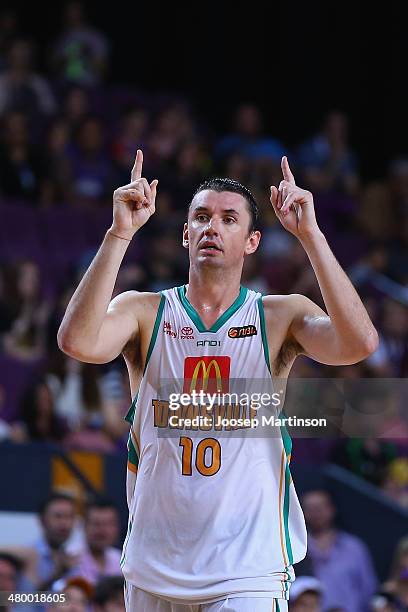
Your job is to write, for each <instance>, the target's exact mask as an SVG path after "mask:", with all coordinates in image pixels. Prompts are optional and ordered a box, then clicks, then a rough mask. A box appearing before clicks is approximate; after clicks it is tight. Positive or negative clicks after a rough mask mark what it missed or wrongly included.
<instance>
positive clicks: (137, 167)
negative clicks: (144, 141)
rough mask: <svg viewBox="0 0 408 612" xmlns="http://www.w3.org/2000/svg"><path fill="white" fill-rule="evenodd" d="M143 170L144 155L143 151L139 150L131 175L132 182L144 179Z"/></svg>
mask: <svg viewBox="0 0 408 612" xmlns="http://www.w3.org/2000/svg"><path fill="white" fill-rule="evenodd" d="M142 168H143V153H142V151H141V149H138V150H137V153H136V159H135V163H134V165H133V168H132V172H131V174H130V178H131V180H132V181H136V179H140V178H141V177H142Z"/></svg>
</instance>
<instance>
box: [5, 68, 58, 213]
mask: <svg viewBox="0 0 408 612" xmlns="http://www.w3.org/2000/svg"><path fill="white" fill-rule="evenodd" d="M0 78H1V77H0ZM47 179H48V176H47V168H46V160H45V157H44V154H43V152H42V151H40V150H39V149H38V148H37V147H35V146H33V145H32V144H31V143H30V137H29V132H28V126H27V117H26V115H25V114H23V113H21V112H19V111H16V110H13V111H10V112H9V113H8V114H7V115H5V116H4V117H3V121H2V133H1V142H0V194H1V195H2V196H3V197H7V198H11V199H13V200H24V201H27V202H30V203H31V204H35V205H37V204H42V203H46V202H48V199H49V198H48V192H49V184H48V180H47Z"/></svg>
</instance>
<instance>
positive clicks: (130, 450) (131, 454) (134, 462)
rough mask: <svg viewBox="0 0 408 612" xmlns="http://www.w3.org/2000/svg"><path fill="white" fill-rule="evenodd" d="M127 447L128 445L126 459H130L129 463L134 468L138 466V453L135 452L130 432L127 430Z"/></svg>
mask: <svg viewBox="0 0 408 612" xmlns="http://www.w3.org/2000/svg"><path fill="white" fill-rule="evenodd" d="M127 447H128V461H130V463H131V464H132V465H134V466H135V468H137V467H139V455H138V454H137V450H136V448H135V445H134V444H133V442H132V436H131V433H130V432H129V438H128V444H127Z"/></svg>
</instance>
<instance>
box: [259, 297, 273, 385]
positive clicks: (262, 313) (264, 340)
mask: <svg viewBox="0 0 408 612" xmlns="http://www.w3.org/2000/svg"><path fill="white" fill-rule="evenodd" d="M257 303H258V310H259V319H260V322H261V335H262V345H263V350H264V356H265V361H266V365H267V366H268V370H269V373H270V374H271V363H270V361H269V346H268V337H267V335H266V324H265V311H264V305H263V302H262V296H261V297H259V298H258V300H257Z"/></svg>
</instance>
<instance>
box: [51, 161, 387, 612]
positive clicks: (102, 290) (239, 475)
mask: <svg viewBox="0 0 408 612" xmlns="http://www.w3.org/2000/svg"><path fill="white" fill-rule="evenodd" d="M142 164H143V156H142V152H141V151H140V150H139V151H138V152H137V155H136V160H135V164H134V167H133V170H132V173H131V182H130V183H129V184H128V185H125V186H124V187H120V188H119V189H117V190H116V191H115V192H114V196H113V223H112V226H111V227H110V228H109V230H108V231H107V232H106V235H105V237H104V240H103V242H102V245H101V247H100V249H99V251H98V253H97V255H96V256H95V258H94V260H93V262H92V263H91V265H90V267H89V269H88V270H87V272H86V273H85V275H84V277H83V278H82V280H81V282H80V284H79V286H78V288H77V289H76V291H75V293H74V295H73V296H72V298H71V301H70V303H69V305H68V307H67V311H66V313H65V315H64V319H63V321H62V323H61V327H60V329H59V333H58V343H59V346H60V348H61V349H62V350H63V351H64V352H65V353H67V354H68V355H70V356H71V357H74V358H76V359H78V360H81V361H85V362H90V363H107V362H109V361H112V360H113V359H115V358H116V357H117V356H118V355H120V354H121V353H122V354H123V356H124V358H125V360H126V364H127V368H128V371H129V377H130V386H131V392H132V397H133V398H134V399H133V403H132V406H131V409H130V410H129V413H128V417H127V418H128V420H129V421H130V422H131V429H130V435H129V441H128V450H129V455H128V472H127V497H128V505H129V524H128V532H127V536H126V540H125V543H124V547H123V554H122V569H123V573H124V576H125V580H126V587H125V599H126V607H127V610H130V611H132V612H143V611H147V612H221V611H222V612H227V611H230V612H267V611H268V612H271V611H278V610H280V611H281V612H285V611H286V610H287V601H288V599H289V587H290V583H291V582H292V581H293V580H294V570H293V567H292V565H293V564H294V563H296V562H298V561H300V560H301V559H303V557H304V556H305V554H306V530H305V523H304V518H303V513H302V510H301V507H300V504H299V501H298V498H297V495H296V492H295V488H294V485H293V482H292V479H291V476H290V470H289V460H290V449H291V441H290V438H289V439H288V436H287V435H283V433H282V435H279V436H276V437H274V438H272V439H271V438H268V439H267V438H266V437H264V438H257V439H255V440H253V439H252V440H249V439H246V438H245V437H244V436H242V437H234V438H230V439H225V438H221V437H219V438H217V436H216V435H215V432H214V429H212V430H211V431H207V430H202V431H200V432H199V434H200V435H199V436H198V437H197V436H196V437H193V436H192V432H191V431H189V430H188V428H187V429H183V428H181V429H180V435H178V432H177V437H174V436H173V437H171V436H167V437H166V436H160V435H158V431H159V429H160V428H161V427H162V426H163V424H164V425H168V421H169V419H170V416H171V414H172V411H171V410H170V411H169V402H168V401H166V398H165V397H160V392H159V387H160V381H162V380H165V379H166V380H174V381H181V383H180V386H182V387H183V388H182V389H181V391H183V390H184V391H188V392H191V391H192V390H198V387H201V389H200V390H202V389H207V390H209V389H210V388H213V389H215V388H216V389H217V390H219V389H222V390H227V391H228V384H229V381H232V380H236V379H243V378H245V379H246V380H252V379H254V380H255V379H258V380H260V379H265V378H268V379H269V380H271V378H272V380H273V378H275V377H278V376H279V377H280V378H286V377H287V376H288V374H289V371H290V369H291V366H292V364H293V362H294V360H295V358H296V356H297V355H300V354H303V355H308V356H309V357H312V358H313V359H315V360H316V361H319V362H321V363H325V364H332V365H343V364H352V363H356V362H358V361H360V360H362V359H364V358H366V357H367V356H368V355H370V354H371V353H372V352H373V351H374V350H375V349H376V347H377V344H378V337H377V332H376V330H375V328H374V327H373V325H372V323H371V321H370V319H369V316H368V314H367V312H366V310H365V308H364V306H363V304H362V302H361V301H360V299H359V297H358V295H357V293H356V291H355V290H354V288H353V286H352V285H351V283H350V281H349V280H348V278H347V276H346V274H345V273H344V271H343V270H342V269H341V267H340V265H339V264H338V262H337V261H336V259H335V257H334V255H333V253H332V252H331V250H330V248H329V246H328V244H327V242H326V239H325V237H324V235H323V234H322V232H321V231H320V229H319V227H318V225H317V223H316V219H315V212H314V205H313V197H312V194H311V193H309V192H308V191H305V190H303V189H301V188H300V187H298V186H297V185H296V183H295V179H294V177H293V175H292V173H291V170H290V168H289V164H288V161H287V159H286V157H284V158H283V159H282V172H283V180H282V181H281V183H280V185H279V188H276V187H274V186H273V187H271V196H270V197H271V203H272V206H273V207H274V210H275V212H276V215H277V216H278V218H279V220H280V222H281V223H282V225H283V227H284V228H285V229H286V230H288V231H289V232H291V233H292V234H294V236H296V237H297V238H298V240H299V241H300V242H301V244H302V246H303V248H304V249H305V251H306V253H307V255H308V257H309V259H310V262H311V264H312V266H313V269H314V271H315V273H316V277H317V280H318V282H319V285H320V289H321V291H322V296H323V299H324V303H325V306H326V310H327V313H326V312H324V311H323V310H322V309H321V308H320V307H319V306H317V305H316V304H314V303H313V302H312V301H311V300H309V299H308V298H306V297H304V296H302V295H270V296H265V297H261V295H260V294H259V293H256V292H254V291H251V290H248V289H246V288H244V287H242V286H241V285H240V280H241V274H242V266H243V263H244V259H245V257H247V256H250V255H251V254H252V253H254V251H256V249H257V248H258V245H259V241H260V238H261V234H260V232H259V231H258V230H257V229H256V220H257V214H258V211H257V206H256V203H255V201H254V198H253V197H252V195H251V193H250V192H249V191H248V189H246V188H245V187H244V186H242V185H240V184H239V183H237V182H235V181H232V180H229V179H213V180H210V181H208V182H207V183H204V184H203V185H202V186H200V187H199V188H198V190H197V192H196V194H195V195H194V197H193V199H192V202H191V204H190V207H189V210H188V218H187V222H186V223H185V225H184V229H183V246H184V247H185V248H186V249H188V251H189V258H190V271H189V279H188V285H184V286H182V287H176V288H172V289H168V290H165V291H162V292H161V293H160V294H156V293H139V292H136V291H127V292H125V293H123V294H120V295H118V296H116V297H115V298H114V299H113V300H112V293H113V289H114V285H115V281H116V278H117V274H118V271H119V267H120V264H121V262H122V259H123V257H124V255H125V253H126V249H127V247H128V245H129V243H130V241H131V240H132V239H134V236H135V234H136V233H137V231H138V230H139V229H140V228H141V227H142V226H143V225H144V224H145V223H146V222H147V221H148V219H149V218H150V216H151V215H152V214H153V213H154V211H155V199H156V190H157V184H158V181H157V180H154V181H152V182H151V183H149V182H148V181H147V180H146V179H145V178H142ZM179 390H180V389H179ZM167 400H168V398H167ZM174 414H176V413H174ZM193 414H194V413H193ZM169 415H170V416H169Z"/></svg>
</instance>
